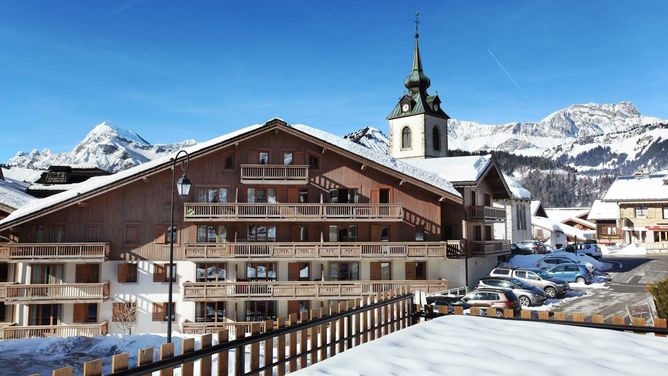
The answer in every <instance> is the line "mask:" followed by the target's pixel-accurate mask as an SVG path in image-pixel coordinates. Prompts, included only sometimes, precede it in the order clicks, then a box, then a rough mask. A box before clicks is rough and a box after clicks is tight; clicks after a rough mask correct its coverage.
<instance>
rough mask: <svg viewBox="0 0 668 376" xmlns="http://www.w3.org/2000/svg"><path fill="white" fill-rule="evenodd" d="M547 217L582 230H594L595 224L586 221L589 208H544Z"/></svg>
mask: <svg viewBox="0 0 668 376" xmlns="http://www.w3.org/2000/svg"><path fill="white" fill-rule="evenodd" d="M545 213H547V217H548V218H550V219H552V220H555V221H557V222H559V223H563V224H565V225H569V226H571V227H575V228H577V229H580V230H582V231H594V230H596V224H595V223H593V222H591V221H588V220H587V216H588V215H589V208H545Z"/></svg>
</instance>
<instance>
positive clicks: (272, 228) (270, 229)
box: [246, 225, 276, 242]
mask: <svg viewBox="0 0 668 376" xmlns="http://www.w3.org/2000/svg"><path fill="white" fill-rule="evenodd" d="M246 237H247V240H248V241H251V242H266V241H270V242H275V241H276V225H269V226H257V225H248V231H247V233H246Z"/></svg>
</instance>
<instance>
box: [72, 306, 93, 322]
mask: <svg viewBox="0 0 668 376" xmlns="http://www.w3.org/2000/svg"><path fill="white" fill-rule="evenodd" d="M72 306H73V307H72V322H75V323H78V324H81V323H96V322H97V303H75V304H73V305H72Z"/></svg>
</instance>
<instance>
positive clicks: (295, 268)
mask: <svg viewBox="0 0 668 376" xmlns="http://www.w3.org/2000/svg"><path fill="white" fill-rule="evenodd" d="M300 266H301V263H298V262H291V263H288V281H299V267H300Z"/></svg>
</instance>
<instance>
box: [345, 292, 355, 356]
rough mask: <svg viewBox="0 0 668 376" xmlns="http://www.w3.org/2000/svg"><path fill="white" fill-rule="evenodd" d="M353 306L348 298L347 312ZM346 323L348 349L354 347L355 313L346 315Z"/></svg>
mask: <svg viewBox="0 0 668 376" xmlns="http://www.w3.org/2000/svg"><path fill="white" fill-rule="evenodd" d="M351 308H352V305H351V304H350V301H349V300H346V312H348V311H349V310H350V309H351ZM345 323H346V350H349V349H351V348H352V347H353V315H349V316H346V317H345Z"/></svg>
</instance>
